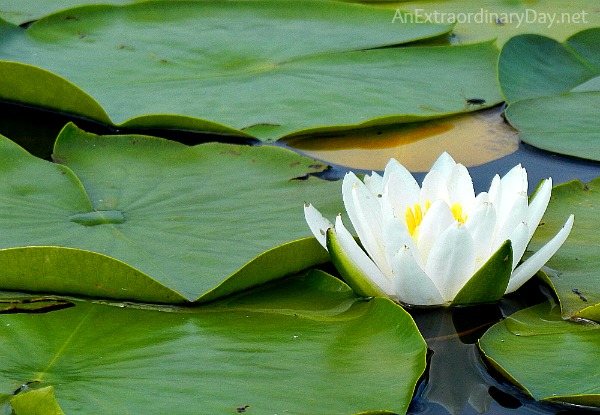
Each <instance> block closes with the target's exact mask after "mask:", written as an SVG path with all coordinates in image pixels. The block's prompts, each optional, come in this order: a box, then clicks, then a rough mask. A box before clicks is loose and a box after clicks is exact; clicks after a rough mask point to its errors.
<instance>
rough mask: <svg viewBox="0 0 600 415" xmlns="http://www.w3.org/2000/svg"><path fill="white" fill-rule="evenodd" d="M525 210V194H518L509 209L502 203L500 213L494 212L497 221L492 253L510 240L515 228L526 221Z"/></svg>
mask: <svg viewBox="0 0 600 415" xmlns="http://www.w3.org/2000/svg"><path fill="white" fill-rule="evenodd" d="M527 209H528V208H527V194H525V193H519V195H518V197H516V198H515V199H514V202H513V204H512V206H510V208H507V207H505V205H504V201H503V205H502V209H501V212H498V211H496V214H497V215H498V219H497V222H496V226H497V228H496V234H495V235H494V242H493V243H492V251H496V250H497V249H498V248H499V247H500V245H502V244H503V243H504V241H506V240H507V239H509V238H510V235H512V233H513V232H514V230H515V229H516V228H517V226H519V224H520V223H521V222H525V221H526V220H527Z"/></svg>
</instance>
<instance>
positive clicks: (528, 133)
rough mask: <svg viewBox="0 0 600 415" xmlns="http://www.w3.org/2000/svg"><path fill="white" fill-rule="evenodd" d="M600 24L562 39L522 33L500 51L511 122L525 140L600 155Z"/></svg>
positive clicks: (587, 155) (564, 151)
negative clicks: (558, 40)
mask: <svg viewBox="0 0 600 415" xmlns="http://www.w3.org/2000/svg"><path fill="white" fill-rule="evenodd" d="M599 42H600V29H598V28H596V29H589V30H585V31H582V32H579V33H577V34H575V35H573V36H572V37H570V38H569V39H567V41H566V42H565V43H563V44H561V43H558V42H557V41H555V40H553V39H550V38H546V37H543V36H538V35H521V36H517V37H515V38H513V39H511V40H510V41H509V42H507V43H506V45H505V46H504V48H503V49H502V52H501V54H500V60H499V64H498V73H499V75H498V76H499V79H500V86H501V89H502V92H503V94H504V95H505V96H506V99H507V101H508V102H509V103H510V106H509V107H508V108H507V110H506V117H507V119H508V121H509V122H510V123H511V124H512V125H513V126H514V127H516V128H517V129H518V130H519V131H520V137H521V139H522V140H523V141H525V142H526V143H528V144H531V145H534V146H536V147H539V148H542V149H544V150H549V151H553V152H557V153H561V154H567V155H571V156H576V157H581V158H586V159H592V160H600V120H599V117H598V109H599V108H600V51H599V49H598V47H597V46H598V44H599Z"/></svg>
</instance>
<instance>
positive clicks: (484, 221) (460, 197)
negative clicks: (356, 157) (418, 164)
mask: <svg viewBox="0 0 600 415" xmlns="http://www.w3.org/2000/svg"><path fill="white" fill-rule="evenodd" d="M527 187H528V183H527V172H526V171H525V169H524V168H523V167H521V165H517V166H515V167H514V168H513V169H511V170H510V171H509V172H508V173H507V174H506V175H505V176H504V177H502V178H500V177H499V176H498V175H496V176H495V177H494V179H493V180H492V183H491V185H490V188H489V190H488V191H487V192H482V193H480V194H478V195H475V192H474V189H473V182H472V180H471V176H470V175H469V173H468V171H467V169H466V167H465V166H463V165H462V164H458V163H456V162H455V161H454V160H453V159H452V157H451V156H450V155H449V154H447V153H443V154H442V155H441V156H440V157H439V158H438V160H437V161H436V162H435V163H434V165H433V167H432V168H431V171H430V172H429V173H427V175H426V176H425V178H424V179H423V183H422V186H419V184H418V183H417V182H416V180H415V179H414V177H413V176H412V175H411V174H410V172H409V171H408V170H407V169H406V168H404V167H403V166H402V165H401V164H400V163H399V162H398V161H396V160H395V159H391V160H390V161H389V162H388V164H387V166H386V168H385V171H384V174H383V176H381V175H379V174H377V173H375V172H373V174H371V175H370V176H369V175H367V176H365V178H364V183H363V182H362V181H361V180H360V179H358V178H357V177H356V175H354V174H353V173H351V172H350V173H348V174H347V175H346V176H345V177H344V180H343V184H342V196H343V201H344V205H345V207H346V211H347V213H348V217H349V218H350V221H351V222H352V225H353V226H354V229H355V231H356V233H357V235H358V238H359V239H360V242H361V245H362V248H361V246H359V244H358V243H357V242H356V241H355V239H354V237H353V236H352V234H351V233H350V232H349V231H348V230H347V229H346V227H345V226H344V224H343V223H342V219H341V216H339V215H338V217H337V218H336V221H335V224H332V223H331V222H329V221H328V220H327V219H325V218H324V217H323V215H321V213H320V212H319V211H318V210H317V209H315V208H314V207H313V206H312V205H310V204H309V205H305V208H304V214H305V218H306V221H307V223H308V225H309V227H310V229H311V231H312V232H313V234H314V235H315V237H316V238H317V239H318V241H319V242H320V243H321V245H323V247H325V249H328V241H329V243H330V246H329V250H330V254H332V259H333V258H334V256H337V257H341V258H343V259H344V261H342V262H343V263H344V264H345V265H343V266H338V263H336V261H334V264H336V266H338V269H339V270H340V273H341V274H342V276H344V277H345V278H346V277H347V278H346V279H349V280H351V281H349V283H350V285H353V288H355V289H356V287H357V286H358V289H357V291H359V292H360V291H362V294H366V295H373V294H376V295H387V296H388V297H390V298H392V299H394V300H396V301H400V302H403V303H407V304H413V305H447V304H449V303H451V302H452V301H453V300H454V299H455V297H456V296H457V294H458V293H459V292H460V291H461V289H462V288H463V287H464V286H465V285H466V284H467V283H468V282H469V281H470V280H471V278H472V277H473V276H474V275H476V274H480V275H481V274H483V271H484V269H483V268H482V267H484V265H485V264H486V263H488V261H489V262H492V260H491V259H493V261H498V260H499V256H502V258H500V260H502V259H503V260H504V261H505V262H506V267H505V268H506V278H505V280H504V285H503V286H502V287H501V288H500V290H501V291H500V293H499V295H496V297H497V298H488V297H487V294H486V293H485V292H484V294H483V300H485V301H487V300H489V301H495V300H497V299H499V297H500V296H502V294H506V293H511V292H513V291H515V290H516V289H518V288H519V287H521V286H522V285H523V284H524V283H525V282H526V281H527V280H529V279H530V278H531V277H532V276H533V275H534V274H535V273H536V272H537V271H538V270H539V269H540V268H541V267H542V266H543V265H544V264H545V263H546V262H547V261H548V260H549V259H550V257H552V255H554V253H555V252H556V251H557V250H558V249H559V248H560V246H561V245H562V244H563V243H564V241H565V240H566V238H567V236H568V235H569V233H570V231H571V228H572V226H573V215H571V216H570V217H569V218H568V220H567V222H566V223H565V225H564V226H563V228H562V229H561V230H560V231H559V232H558V233H557V234H556V236H554V238H552V239H551V240H550V241H549V242H548V243H547V244H546V245H544V246H543V247H542V248H540V249H539V250H538V251H537V252H536V253H535V254H533V255H532V256H531V257H530V258H528V259H527V260H526V261H524V262H523V263H521V264H519V262H520V260H521V257H522V256H523V254H524V253H525V249H526V247H527V245H528V244H529V241H530V240H531V238H532V236H533V233H534V231H535V229H536V228H537V226H538V224H539V223H540V220H541V219H542V216H543V214H544V212H545V211H546V208H547V206H548V202H549V201H550V193H551V191H552V180H551V179H550V178H548V179H546V180H544V181H542V183H541V184H540V186H539V187H538V189H537V191H536V193H535V195H534V197H533V199H532V200H531V202H529V200H528V197H527ZM328 232H329V233H330V234H329V236H328ZM507 241H510V243H508V242H507ZM333 242H335V244H333V245H332V243H333ZM332 247H333V249H332ZM506 249H508V251H506ZM500 250H502V251H500ZM511 250H512V261H511V262H512V263H508V262H509V261H510V259H509V258H510V255H509V254H510V252H511ZM333 251H335V252H333ZM504 252H509V254H508V255H506V254H504ZM500 253H502V255H499V254H500ZM334 254H335V255H334ZM338 262H339V261H338ZM344 267H346V268H347V269H345V270H344V269H340V268H344ZM497 268H498V267H495V266H488V267H486V268H485V271H486V272H488V274H490V272H489V270H492V274H493V272H495V271H494V270H495V269H497ZM348 269H350V270H351V272H348ZM480 270H481V272H480V273H478V271H480ZM344 274H352V275H350V276H349V275H344ZM357 274H358V275H357ZM495 277H496V276H495V275H492V276H491V280H492V281H493V279H494V278H495ZM475 285H477V284H475ZM490 285H494V283H493V282H492V283H491V284H490ZM365 287H367V288H366V290H365V289H364V288H365ZM471 288H473V287H471ZM484 288H485V287H484ZM475 290H479V291H481V287H477V288H475ZM502 290H503V291H504V292H502ZM489 296H490V297H494V294H489ZM479 297H481V293H480V294H479ZM478 301H481V299H480V300H478Z"/></svg>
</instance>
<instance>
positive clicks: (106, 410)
mask: <svg viewBox="0 0 600 415" xmlns="http://www.w3.org/2000/svg"><path fill="white" fill-rule="evenodd" d="M164 311H171V312H158V311H147V310H141V309H135V308H129V307H112V306H107V305H99V304H91V303H85V302H81V303H78V304H77V305H76V306H75V307H72V308H70V309H66V310H61V311H56V312H52V313H48V314H42V315H29V314H28V315H26V314H21V315H11V316H5V317H4V318H3V324H2V326H1V327H0V373H1V375H2V376H0V390H2V391H4V392H6V393H12V392H13V391H14V390H15V389H16V388H17V387H18V385H22V384H24V383H26V382H39V383H37V387H39V388H46V387H54V394H55V396H56V402H57V403H58V404H59V405H60V407H61V408H62V410H63V411H64V412H65V413H67V414H71V413H77V414H84V415H85V414H92V413H94V414H95V413H99V412H101V413H103V414H107V415H108V414H125V413H126V414H148V413H169V414H175V415H178V414H190V413H197V412H198V411H199V410H200V411H201V412H202V413H212V414H217V413H224V414H227V413H236V410H237V408H243V409H248V412H249V413H262V414H264V413H287V414H307V413H312V412H314V409H315V408H317V407H318V408H319V409H318V412H319V413H320V414H324V415H326V414H351V413H356V412H362V411H369V410H372V411H376V410H379V411H386V410H387V411H391V412H393V413H398V414H404V413H405V412H406V409H407V407H408V404H409V402H410V400H411V398H412V394H413V391H414V388H415V384H416V382H417V380H418V379H419V377H420V376H421V374H422V373H423V371H424V369H425V363H426V350H427V347H426V344H425V341H424V340H423V338H422V337H421V335H420V334H419V332H418V330H417V328H416V326H415V324H414V322H413V320H412V319H411V317H410V316H409V315H408V313H406V312H405V311H404V310H403V309H402V308H401V307H399V306H397V305H395V304H394V303H392V302H391V301H389V300H387V299H373V300H372V301H369V302H366V301H363V300H361V299H358V298H356V297H354V294H353V293H352V291H351V290H350V288H349V287H348V286H346V285H345V284H343V283H342V282H340V281H339V280H338V279H336V278H333V277H331V276H329V275H327V274H325V273H322V272H320V271H311V272H309V273H307V274H303V275H300V276H297V277H293V278H292V279H289V280H286V281H283V282H280V283H278V284H276V285H275V286H273V287H270V288H264V289H261V290H259V291H257V292H252V293H244V294H242V295H240V296H237V297H233V298H230V299H228V300H227V301H225V302H220V303H215V304H212V305H206V306H202V307H197V308H188V309H185V308H182V309H180V310H176V309H172V308H171V309H168V308H164ZM177 311H181V312H177ZM25 397H26V396H23V398H25ZM238 412H240V411H239V410H238ZM44 414H46V412H44Z"/></svg>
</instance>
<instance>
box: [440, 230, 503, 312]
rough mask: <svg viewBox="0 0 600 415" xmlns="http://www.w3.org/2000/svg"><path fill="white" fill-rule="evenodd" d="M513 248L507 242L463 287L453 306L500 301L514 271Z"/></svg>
mask: <svg viewBox="0 0 600 415" xmlns="http://www.w3.org/2000/svg"><path fill="white" fill-rule="evenodd" d="M512 262H513V255H512V246H511V242H510V240H508V241H505V242H504V243H503V244H502V246H500V249H498V250H497V251H496V252H495V253H494V255H492V256H491V257H490V259H488V261H487V262H486V263H485V264H484V265H483V266H482V267H481V268H480V269H479V271H477V272H476V273H475V274H474V275H473V276H472V277H471V279H470V280H469V281H468V282H467V283H466V284H465V285H464V286H463V287H462V289H461V290H460V291H459V292H458V294H456V297H454V300H453V301H452V304H451V305H453V306H456V305H469V304H480V303H491V302H494V301H498V300H499V299H500V298H502V296H503V295H504V292H505V291H506V287H507V286H508V281H509V279H510V273H511V271H512Z"/></svg>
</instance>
